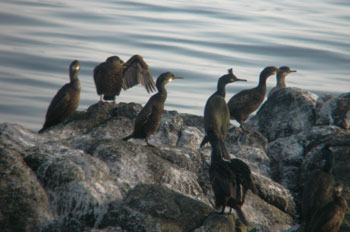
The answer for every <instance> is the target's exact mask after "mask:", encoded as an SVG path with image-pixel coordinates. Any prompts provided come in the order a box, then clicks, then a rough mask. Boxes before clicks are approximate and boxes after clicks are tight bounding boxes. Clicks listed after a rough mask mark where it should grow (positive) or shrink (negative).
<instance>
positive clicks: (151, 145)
mask: <svg viewBox="0 0 350 232" xmlns="http://www.w3.org/2000/svg"><path fill="white" fill-rule="evenodd" d="M146 143H147V146H150V147H156V146H154V145H153V144H150V143H149V141H148V137H146Z"/></svg>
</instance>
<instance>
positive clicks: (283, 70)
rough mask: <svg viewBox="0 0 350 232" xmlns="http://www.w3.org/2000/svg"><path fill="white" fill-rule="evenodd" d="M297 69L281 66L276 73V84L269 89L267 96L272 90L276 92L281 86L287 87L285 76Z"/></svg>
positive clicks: (270, 94)
mask: <svg viewBox="0 0 350 232" xmlns="http://www.w3.org/2000/svg"><path fill="white" fill-rule="evenodd" d="M296 71H297V70H291V69H290V67H288V66H282V67H280V68H279V69H278V72H277V75H276V81H277V83H276V86H275V87H273V88H272V89H271V90H270V93H269V97H271V96H272V94H273V93H274V92H276V91H277V90H279V89H283V88H287V85H286V76H287V75H288V74H289V73H292V72H296Z"/></svg>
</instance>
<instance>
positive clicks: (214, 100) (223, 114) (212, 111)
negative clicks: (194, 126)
mask: <svg viewBox="0 0 350 232" xmlns="http://www.w3.org/2000/svg"><path fill="white" fill-rule="evenodd" d="M235 81H246V80H242V79H238V78H237V77H236V76H235V75H234V74H233V72H232V69H229V70H228V74H226V75H223V76H222V77H220V78H219V80H218V83H217V90H216V92H215V93H214V94H213V95H211V96H210V97H209V99H208V100H207V103H206V104H205V108H204V129H205V132H206V134H207V135H208V133H212V134H214V135H215V136H217V137H218V138H219V140H220V143H221V147H222V155H223V156H224V158H226V159H229V158H230V155H229V154H228V152H227V150H226V146H225V140H226V135H227V130H228V127H229V125H230V114H229V109H228V107H227V104H226V101H225V96H226V92H225V87H226V85H227V84H228V83H233V82H235ZM207 135H206V136H205V137H204V138H203V141H202V142H201V145H200V147H202V146H204V145H205V144H206V143H207V142H208V136H207Z"/></svg>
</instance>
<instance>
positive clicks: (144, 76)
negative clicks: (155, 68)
mask: <svg viewBox="0 0 350 232" xmlns="http://www.w3.org/2000/svg"><path fill="white" fill-rule="evenodd" d="M94 81H95V85H96V91H97V94H98V95H99V96H100V102H102V96H103V100H106V101H108V100H110V101H113V102H114V101H115V96H119V94H120V91H121V89H122V88H123V89H124V90H126V89H129V88H131V87H133V86H135V85H137V84H139V83H141V84H142V85H143V86H144V87H145V88H146V90H147V92H148V93H150V92H153V91H155V90H156V89H155V86H154V81H153V78H152V76H151V73H150V71H149V69H148V65H147V64H146V62H145V61H144V60H143V58H142V57H141V56H140V55H134V56H132V57H131V58H130V59H129V60H128V61H127V62H126V63H124V62H123V61H122V60H121V59H120V58H119V57H118V56H111V57H108V58H107V60H106V61H105V62H103V63H101V64H99V65H97V66H96V67H95V69H94Z"/></svg>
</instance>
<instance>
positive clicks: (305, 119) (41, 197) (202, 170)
mask: <svg viewBox="0 0 350 232" xmlns="http://www.w3.org/2000/svg"><path fill="white" fill-rule="evenodd" d="M141 108H142V106H141V105H139V104H135V103H128V104H126V103H119V104H116V105H113V104H110V103H103V104H95V105H92V106H90V107H89V108H88V109H87V110H86V111H79V112H76V113H75V114H74V116H73V117H72V118H71V119H69V120H68V121H66V122H65V123H63V124H60V125H57V126H55V127H53V128H52V129H50V130H48V131H47V132H45V133H43V134H38V133H37V132H33V131H29V130H27V129H25V128H23V127H22V126H20V125H15V124H8V123H1V124H0V231H5V232H7V231H45V232H53V231H55V232H56V231H57V232H58V231H96V232H97V231H101V232H107V231H108V232H112V231H195V232H204V231H251V232H253V231H289V232H291V231H298V230H300V228H301V227H300V201H301V191H302V187H303V183H304V180H305V178H306V177H307V176H308V175H309V174H310V172H311V171H313V170H315V169H317V168H320V167H321V165H322V163H323V160H322V159H321V155H320V149H321V147H322V145H323V144H325V143H330V144H331V150H332V152H333V154H334V155H335V168H334V171H333V174H334V178H335V181H336V182H341V183H343V185H344V191H343V196H344V197H345V199H347V200H348V201H349V199H350V93H346V94H342V95H340V96H330V95H325V96H321V97H317V96H316V95H314V94H312V93H310V92H307V91H304V90H301V89H296V88H286V89H281V90H278V91H277V92H276V93H274V94H273V95H272V96H271V97H270V98H269V99H268V100H267V101H266V102H265V103H264V104H263V105H262V106H261V107H260V109H259V110H258V112H257V113H256V115H255V116H254V117H252V118H251V119H250V120H249V122H247V126H248V127H249V128H250V129H249V132H248V133H246V134H245V135H244V136H241V137H240V138H239V139H238V137H239V136H238V135H239V134H240V129H239V128H236V127H234V126H232V127H231V129H230V130H229V134H228V139H227V141H226V143H227V144H226V145H227V148H228V149H229V152H230V153H231V156H232V158H233V157H237V158H240V159H242V160H244V161H245V162H246V163H247V164H249V166H250V167H251V170H252V173H253V177H254V181H255V184H256V186H257V188H258V192H259V193H258V195H254V194H253V193H251V192H250V191H249V192H248V195H247V199H246V202H245V204H244V206H243V207H242V210H243V211H244V213H245V215H246V217H247V219H248V221H249V224H250V225H249V226H248V227H246V226H244V225H242V224H240V223H239V221H238V220H237V216H236V215H235V214H234V213H233V215H232V216H228V215H219V214H217V213H216V212H217V211H216V209H214V208H213V203H214V198H213V192H212V190H211V185H210V182H209V173H208V169H209V164H210V163H209V161H210V152H211V148H210V146H206V147H204V148H203V149H199V144H200V142H201V140H202V138H203V136H204V129H203V121H202V120H203V118H202V117H200V116H196V115H189V114H181V113H178V112H176V111H165V112H164V114H163V117H162V122H161V125H160V128H159V130H158V132H157V134H155V135H154V136H151V139H150V143H152V144H154V145H155V147H150V146H146V144H145V142H144V141H143V140H136V139H132V140H130V141H128V142H124V141H122V140H121V138H123V137H124V136H126V135H128V134H130V133H131V132H132V129H133V120H134V119H135V117H136V115H137V113H138V112H139V111H140V109H141ZM340 231H350V214H349V210H348V211H347V214H346V216H345V219H344V222H343V225H342V227H341V229H340Z"/></svg>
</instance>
